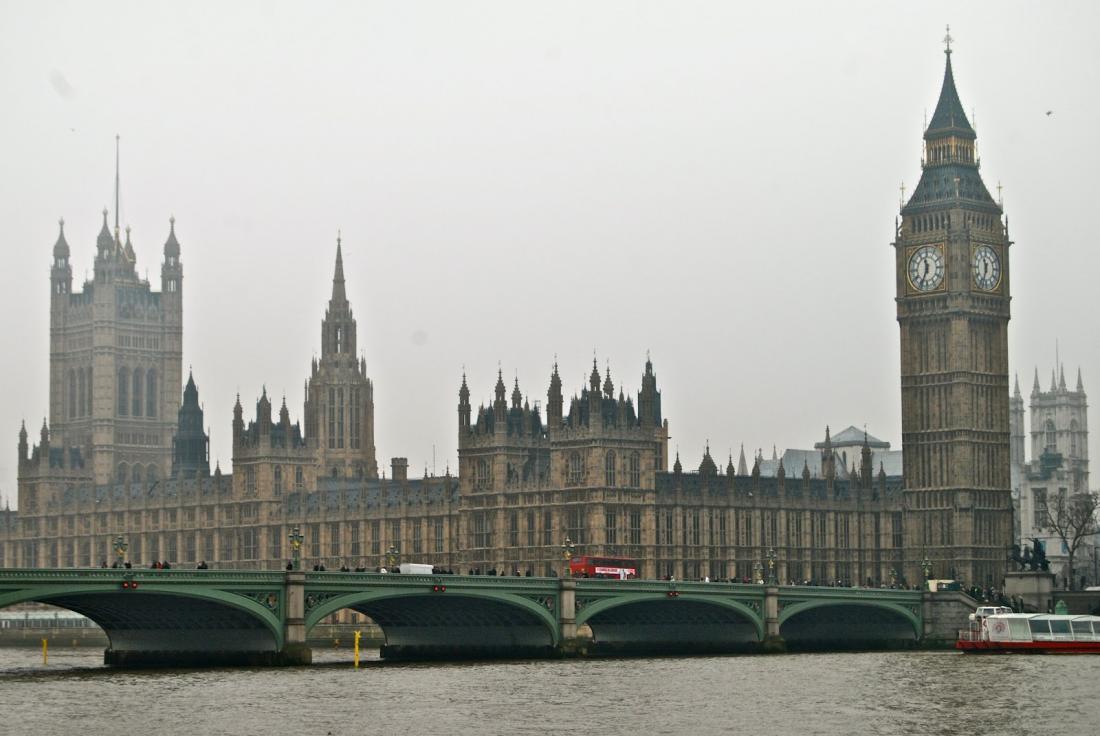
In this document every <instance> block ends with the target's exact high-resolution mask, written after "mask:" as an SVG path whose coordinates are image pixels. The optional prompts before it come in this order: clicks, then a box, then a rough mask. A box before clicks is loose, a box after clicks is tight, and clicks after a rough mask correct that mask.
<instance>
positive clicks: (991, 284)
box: [974, 245, 1001, 291]
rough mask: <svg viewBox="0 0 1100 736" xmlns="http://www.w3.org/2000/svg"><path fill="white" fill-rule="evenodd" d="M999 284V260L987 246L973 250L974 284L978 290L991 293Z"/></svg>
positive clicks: (995, 252) (995, 253)
mask: <svg viewBox="0 0 1100 736" xmlns="http://www.w3.org/2000/svg"><path fill="white" fill-rule="evenodd" d="M1000 283H1001V259H1000V258H998V257H997V251H995V250H993V249H992V248H990V247H989V246H988V245H979V246H978V247H977V248H975V249H974V284H975V286H977V287H978V288H979V289H984V290H985V291H993V290H994V289H996V288H997V287H998V286H999V285H1000Z"/></svg>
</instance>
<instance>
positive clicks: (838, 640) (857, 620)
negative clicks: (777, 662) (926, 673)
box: [779, 598, 923, 649]
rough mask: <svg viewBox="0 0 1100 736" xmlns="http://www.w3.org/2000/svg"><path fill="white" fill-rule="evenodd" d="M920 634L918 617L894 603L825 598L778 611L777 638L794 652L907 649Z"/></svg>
mask: <svg viewBox="0 0 1100 736" xmlns="http://www.w3.org/2000/svg"><path fill="white" fill-rule="evenodd" d="M922 633H923V623H922V621H921V618H920V616H919V615H917V614H916V613H915V612H914V611H913V610H912V609H911V608H910V607H908V606H905V605H903V604H901V603H896V602H893V601H885V600H873V599H868V600H858V599H857V600H853V599H844V598H835V599H834V598H826V599H821V600H807V601H798V602H795V603H790V604H788V605H785V606H783V607H782V610H781V611H780V612H779V635H780V636H781V637H783V640H784V641H785V642H786V644H787V646H788V647H791V648H794V649H798V648H814V649H851V648H871V647H874V648H880V647H884V646H885V647H890V646H908V645H911V644H913V643H915V642H917V641H918V640H919V639H920V637H921V635H922Z"/></svg>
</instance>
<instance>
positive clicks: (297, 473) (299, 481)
mask: <svg viewBox="0 0 1100 736" xmlns="http://www.w3.org/2000/svg"><path fill="white" fill-rule="evenodd" d="M305 487H306V474H305V473H304V472H303V471H302V468H301V467H297V468H295V469H294V490H296V491H301V490H303V489H305Z"/></svg>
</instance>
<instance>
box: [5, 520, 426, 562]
mask: <svg viewBox="0 0 1100 736" xmlns="http://www.w3.org/2000/svg"><path fill="white" fill-rule="evenodd" d="M403 526H404V527H405V528H404V529H403ZM121 530H122V528H121V527H119V528H118V529H116V530H114V532H113V533H117V532H118V531H121ZM299 531H300V533H301V534H302V538H303V539H302V547H301V553H302V555H303V556H305V557H307V558H314V559H321V558H326V557H327V558H343V559H348V558H359V557H364V556H373V557H379V556H381V555H384V554H388V552H389V550H390V549H391V548H392V549H393V550H394V551H395V552H396V553H397V554H399V555H401V556H403V558H404V559H406V560H407V559H409V556H410V555H441V554H444V553H445V550H446V548H447V545H446V536H445V535H446V527H445V523H444V519H443V518H441V517H435V518H429V519H426V520H414V521H408V520H406V521H405V522H404V525H403V524H402V521H401V520H393V521H391V522H390V523H389V524H387V525H386V529H385V531H386V535H385V536H383V526H382V522H381V521H371V522H358V521H351V522H333V523H329V524H306V525H305V526H304V527H302V528H300V529H299ZM403 531H404V532H406V533H407V534H408V538H407V539H404V538H403V537H402V532H403ZM289 533H290V532H289V528H288V527H285V526H281V525H279V526H269V527H245V528H242V529H223V530H220V531H213V530H211V531H197V532H182V533H179V534H173V533H165V534H148V533H146V534H136V535H131V536H128V537H127V538H126V542H127V549H126V552H125V557H126V559H128V560H130V561H131V562H133V563H135V564H141V563H143V562H144V563H148V562H153V561H155V560H167V561H168V562H172V563H176V562H184V563H195V562H198V561H200V560H207V561H215V560H263V559H271V560H282V559H285V558H286V557H289V556H290V555H291V554H292V552H291V547H290V541H289ZM264 535H266V548H265V546H261V542H262V540H263V536H264ZM403 542H406V543H407V544H406V546H405V547H403V546H402V543H403ZM114 544H115V538H114V537H113V536H110V535H108V536H105V537H103V538H101V539H96V540H92V539H81V540H72V539H63V540H60V543H59V544H50V545H42V546H44V547H46V550H47V551H46V554H45V558H46V559H45V560H39V559H38V554H37V552H38V549H39V545H38V544H37V543H34V542H31V543H28V545H27V546H25V548H24V560H23V562H22V564H24V565H28V566H32V567H33V566H37V564H38V563H39V562H44V563H45V564H46V565H47V566H49V567H60V566H65V567H76V566H83V567H90V566H93V565H98V564H101V563H102V562H103V561H113V560H115V559H117V552H116V550H115V548H114ZM0 547H2V545H0ZM28 555H29V556H28ZM349 561H350V562H352V563H354V562H355V560H354V559H351V560H349Z"/></svg>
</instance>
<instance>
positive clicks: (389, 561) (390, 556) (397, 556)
mask: <svg viewBox="0 0 1100 736" xmlns="http://www.w3.org/2000/svg"><path fill="white" fill-rule="evenodd" d="M400 561H401V550H399V549H397V547H395V546H393V545H392V544H391V545H390V548H389V549H387V550H386V566H387V567H388V568H389V569H390V570H391V571H392V570H393V569H394V568H396V567H397V566H398V564H399V563H400Z"/></svg>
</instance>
